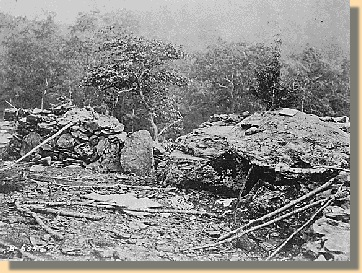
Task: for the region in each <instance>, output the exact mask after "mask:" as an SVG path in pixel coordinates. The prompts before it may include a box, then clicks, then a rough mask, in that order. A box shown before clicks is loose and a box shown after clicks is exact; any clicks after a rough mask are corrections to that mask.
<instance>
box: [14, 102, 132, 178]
mask: <svg viewBox="0 0 362 273" xmlns="http://www.w3.org/2000/svg"><path fill="white" fill-rule="evenodd" d="M69 123H72V124H73V125H72V126H71V127H70V128H69V129H68V130H66V131H64V132H63V133H62V134H61V135H60V136H59V137H57V138H55V139H54V140H52V141H50V142H48V143H46V144H45V145H43V146H42V147H41V148H39V149H38V151H37V152H36V153H34V154H33V155H32V156H31V159H32V160H33V161H36V162H42V163H44V164H53V165H59V166H67V165H81V166H86V165H87V166H88V167H100V168H102V169H104V170H106V171H120V170H121V166H120V162H119V152H120V149H121V148H122V147H123V144H124V142H125V140H126V137H127V134H126V132H124V126H123V125H122V124H121V123H120V122H119V121H118V120H117V119H116V118H114V117H110V116H106V115H102V114H98V113H96V112H95V111H93V110H92V109H84V108H75V107H73V108H71V109H70V110H69V109H66V108H61V107H60V108H59V107H58V108H57V109H53V110H52V111H51V110H40V109H34V110H33V111H32V112H31V113H30V114H29V115H27V116H26V117H23V118H21V119H20V120H19V121H18V127H17V130H16V133H15V134H14V136H13V139H12V140H11V142H10V145H9V146H8V157H9V158H12V159H14V158H19V157H20V156H23V155H24V154H26V153H27V152H29V151H30V150H31V149H32V148H34V147H35V146H36V145H38V144H39V143H41V142H42V141H44V140H45V139H47V138H48V137H50V136H52V135H54V134H55V133H56V132H58V131H59V130H60V129H61V128H63V127H64V126H66V125H67V124H69Z"/></svg>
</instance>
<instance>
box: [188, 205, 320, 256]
mask: <svg viewBox="0 0 362 273" xmlns="http://www.w3.org/2000/svg"><path fill="white" fill-rule="evenodd" d="M325 201H326V199H322V200H318V201H315V202H313V203H310V204H308V205H306V206H304V207H301V208H299V209H296V210H294V211H291V212H289V213H286V214H283V215H282V216H279V217H277V218H275V219H273V220H270V221H268V222H265V223H263V224H260V225H257V226H254V227H251V228H249V229H247V230H244V231H242V232H241V233H239V234H237V235H235V236H233V237H231V238H227V239H224V240H222V241H219V242H216V243H213V244H208V245H203V246H198V247H194V248H191V249H190V248H188V249H184V250H182V251H186V250H198V249H204V248H210V247H216V246H219V245H223V244H225V243H229V242H231V241H233V240H235V239H238V238H240V237H241V236H243V235H245V234H248V233H250V232H252V231H254V230H257V229H260V228H263V227H266V226H269V225H271V224H274V223H276V222H278V221H280V220H283V219H285V218H288V217H289V216H292V215H293V214H296V213H299V212H302V211H304V210H307V209H309V208H311V207H313V206H315V205H318V204H319V203H323V202H325Z"/></svg>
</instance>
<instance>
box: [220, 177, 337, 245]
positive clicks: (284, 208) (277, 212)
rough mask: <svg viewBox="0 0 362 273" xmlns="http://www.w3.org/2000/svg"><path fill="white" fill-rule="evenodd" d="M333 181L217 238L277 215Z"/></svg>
mask: <svg viewBox="0 0 362 273" xmlns="http://www.w3.org/2000/svg"><path fill="white" fill-rule="evenodd" d="M333 182H334V181H333V179H330V180H329V181H327V182H326V183H324V184H323V185H322V186H320V187H318V188H316V189H314V190H313V191H311V192H309V193H307V194H305V195H303V196H301V197H299V198H298V199H295V200H293V201H291V202H290V203H288V204H286V205H285V206H283V207H281V208H279V209H277V210H275V211H273V212H271V213H269V214H266V215H264V216H262V217H260V218H258V219H254V220H251V221H249V223H247V224H245V225H243V226H241V227H239V228H237V229H235V230H232V231H230V232H229V233H227V234H225V235H223V236H221V237H220V238H219V240H220V241H221V240H224V239H226V238H228V237H230V236H231V235H234V234H236V233H238V232H240V231H241V230H243V229H245V228H247V227H249V226H251V225H252V224H254V223H256V222H261V221H264V220H265V219H267V218H271V217H272V216H275V215H277V214H279V213H281V212H283V211H285V210H287V209H289V208H290V207H292V206H294V205H296V204H298V203H300V202H302V201H304V200H305V199H307V198H309V197H311V196H313V195H315V194H317V193H318V192H320V191H323V190H324V189H326V188H328V187H329V186H330V185H332V184H333Z"/></svg>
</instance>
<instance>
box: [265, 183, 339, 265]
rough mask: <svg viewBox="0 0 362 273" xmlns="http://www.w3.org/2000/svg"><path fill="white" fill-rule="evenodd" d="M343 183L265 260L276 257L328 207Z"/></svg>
mask: <svg viewBox="0 0 362 273" xmlns="http://www.w3.org/2000/svg"><path fill="white" fill-rule="evenodd" d="M342 186H343V184H341V185H340V186H339V188H338V190H337V192H336V193H335V194H334V195H333V196H332V197H330V198H329V200H327V201H326V202H325V203H324V205H323V206H321V207H320V208H319V209H318V210H317V211H316V212H315V213H314V214H313V215H312V216H311V217H310V218H309V220H308V221H306V222H305V223H304V224H303V225H302V226H301V227H299V228H298V229H297V230H296V231H294V232H293V233H292V234H291V235H290V236H289V237H288V238H287V239H286V240H285V241H284V242H283V243H282V244H281V245H280V246H279V247H278V248H277V249H276V250H274V251H273V253H272V254H270V255H269V257H268V258H266V260H265V261H269V260H270V259H271V258H272V257H274V256H275V255H276V254H277V253H278V252H279V251H280V250H281V249H282V248H283V247H284V246H285V245H286V244H287V243H288V242H289V241H290V240H291V239H292V238H293V237H294V236H295V235H296V234H298V233H299V232H301V231H302V230H303V229H304V228H306V227H307V226H308V225H309V224H310V223H311V222H312V221H313V220H314V218H316V217H317V215H318V214H319V213H320V212H321V211H323V210H324V209H325V208H326V207H328V206H329V205H330V204H331V203H332V202H333V201H334V200H335V199H336V198H337V197H338V195H339V194H340V192H341V189H342Z"/></svg>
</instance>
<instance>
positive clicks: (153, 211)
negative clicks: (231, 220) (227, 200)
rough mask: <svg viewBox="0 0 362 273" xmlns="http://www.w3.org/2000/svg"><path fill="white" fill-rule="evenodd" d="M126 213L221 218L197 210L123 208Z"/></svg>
mask: <svg viewBox="0 0 362 273" xmlns="http://www.w3.org/2000/svg"><path fill="white" fill-rule="evenodd" d="M122 210H123V211H124V212H127V211H135V212H148V213H184V214H192V215H207V216H211V217H220V216H219V215H217V214H215V213H210V212H203V211H197V210H177V209H168V210H158V209H128V208H122Z"/></svg>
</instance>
